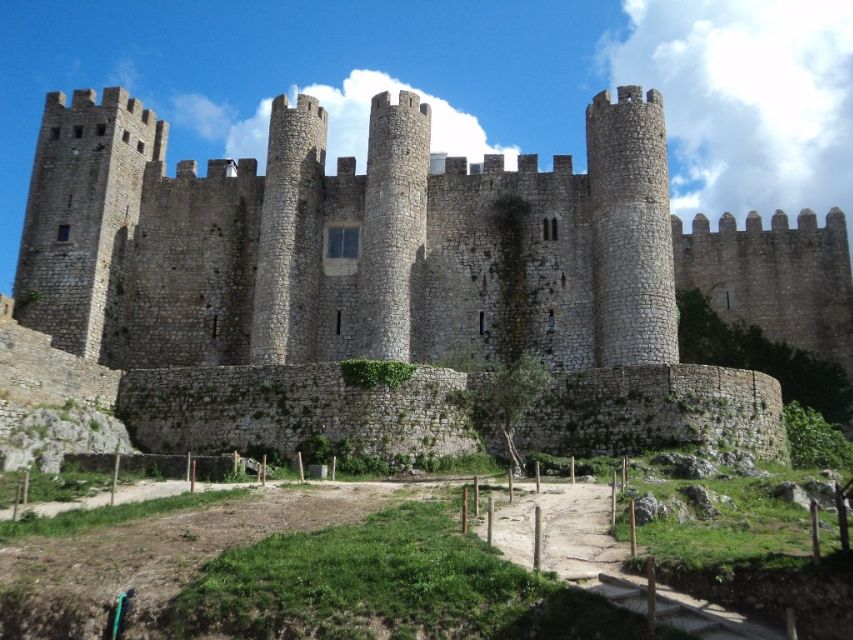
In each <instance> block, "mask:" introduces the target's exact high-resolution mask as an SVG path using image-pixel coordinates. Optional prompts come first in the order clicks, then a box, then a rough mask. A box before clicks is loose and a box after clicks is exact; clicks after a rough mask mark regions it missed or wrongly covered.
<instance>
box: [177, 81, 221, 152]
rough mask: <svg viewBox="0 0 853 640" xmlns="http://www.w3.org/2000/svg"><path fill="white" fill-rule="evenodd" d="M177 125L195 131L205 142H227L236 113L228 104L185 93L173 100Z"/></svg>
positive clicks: (196, 94)
mask: <svg viewBox="0 0 853 640" xmlns="http://www.w3.org/2000/svg"><path fill="white" fill-rule="evenodd" d="M172 107H173V109H174V110H173V113H174V119H175V124H177V125H183V126H186V127H189V128H190V129H193V130H194V131H195V132H196V133H197V134H198V135H200V136H201V137H202V138H204V139H205V140H211V141H214V142H215V141H217V140H222V141H223V142H224V141H225V140H227V138H228V136H229V135H230V131H231V129H232V128H233V126H234V125H233V121H234V117H235V115H236V112H235V110H234V108H233V107H231V106H230V105H228V104H217V103H215V102H213V101H212V100H211V99H210V98H207V97H205V96H203V95H200V94H198V93H183V94H179V95H177V96H175V97H174V98H172Z"/></svg>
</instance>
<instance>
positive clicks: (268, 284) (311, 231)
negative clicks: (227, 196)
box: [251, 94, 328, 364]
mask: <svg viewBox="0 0 853 640" xmlns="http://www.w3.org/2000/svg"><path fill="white" fill-rule="evenodd" d="M327 131H328V114H327V113H326V111H325V109H323V108H322V107H321V106H320V103H319V102H318V101H317V99H316V98H313V97H311V96H306V95H301V94H300V95H299V97H298V99H297V102H296V108H295V109H290V108H288V103H287V96H284V95H281V96H278V97H277V98H276V99H275V100H273V103H272V113H271V115H270V133H269V147H268V150H267V175H266V180H265V187H264V204H263V209H262V212H261V230H260V239H259V242H258V270H257V273H256V275H255V297H254V312H253V316H252V342H251V361H252V363H253V364H284V363H289V364H298V363H302V362H308V361H310V360H311V359H312V358H313V355H314V343H315V337H316V333H315V331H314V329H315V327H316V326H317V314H318V310H317V298H318V295H319V278H320V257H321V255H322V232H323V223H322V215H323V199H322V196H323V191H322V190H323V175H324V172H323V163H324V162H325V159H326V158H325V156H326V133H327Z"/></svg>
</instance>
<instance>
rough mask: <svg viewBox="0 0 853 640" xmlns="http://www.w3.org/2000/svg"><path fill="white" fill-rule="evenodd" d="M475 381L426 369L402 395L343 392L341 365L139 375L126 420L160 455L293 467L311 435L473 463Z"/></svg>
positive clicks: (127, 390) (129, 378)
mask: <svg viewBox="0 0 853 640" xmlns="http://www.w3.org/2000/svg"><path fill="white" fill-rule="evenodd" d="M466 380H467V377H466V375H465V374H464V373H459V372H456V371H453V370H449V369H438V368H430V367H422V368H419V369H418V370H417V371H416V372H415V374H414V375H413V376H412V378H411V379H410V380H408V381H407V382H404V383H402V384H401V385H400V386H399V387H398V388H396V389H389V388H388V387H387V386H384V385H380V386H379V387H376V388H374V389H365V388H362V387H358V386H349V385H347V384H345V383H344V380H343V377H342V375H341V366H340V364H339V363H319V364H309V365H297V366H289V365H265V366H239V367H200V368H170V369H138V370H134V371H129V372H127V373H126V374H125V375H124V376H123V378H122V382H121V388H120V392H119V398H120V400H119V403H118V408H117V409H118V413H119V415H120V416H121V417H122V419H124V420H125V422H126V424H127V425H128V430H129V431H130V433H131V436H132V437H133V438H134V441H135V442H136V444H137V445H138V446H141V447H143V448H144V449H146V450H148V451H150V452H155V453H178V452H186V451H193V452H198V453H221V452H229V451H233V450H238V451H240V452H241V453H245V452H247V451H249V450H250V449H252V448H258V449H264V450H268V451H276V452H278V453H279V454H280V455H282V456H284V457H286V458H292V457H293V456H294V455H295V453H296V451H297V450H298V449H299V448H300V444H301V443H303V442H304V441H305V440H307V439H308V438H310V437H311V436H312V435H321V434H323V435H326V436H328V438H329V439H330V441H331V442H333V443H337V444H338V445H341V446H343V445H344V442H345V441H346V443H347V445H348V447H349V448H350V450H351V451H353V452H355V453H360V454H365V455H378V456H380V457H382V458H383V459H386V460H392V459H393V458H394V457H395V456H396V455H405V456H417V455H418V454H423V455H426V456H445V455H461V454H467V453H474V452H476V451H478V450H479V447H480V441H479V439H478V437H477V435H476V433H475V432H474V431H473V429H472V427H471V421H470V418H469V416H468V415H467V413H466V411H465V409H464V407H463V406H462V403H457V402H455V401H456V398H457V397H458V396H461V395H462V394H463V393H464V390H465V387H466Z"/></svg>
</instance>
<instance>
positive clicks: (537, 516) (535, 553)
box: [533, 504, 542, 571]
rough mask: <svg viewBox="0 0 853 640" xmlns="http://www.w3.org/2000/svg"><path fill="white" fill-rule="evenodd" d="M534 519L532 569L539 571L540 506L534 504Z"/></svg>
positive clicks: (540, 560) (540, 551)
mask: <svg viewBox="0 0 853 640" xmlns="http://www.w3.org/2000/svg"><path fill="white" fill-rule="evenodd" d="M534 515H535V519H536V528H535V530H534V538H535V541H534V543H533V570H534V571H539V570H540V569H541V568H542V507H540V506H539V505H538V504H537V505H536V511H535V512H534Z"/></svg>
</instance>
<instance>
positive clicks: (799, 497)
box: [773, 481, 811, 510]
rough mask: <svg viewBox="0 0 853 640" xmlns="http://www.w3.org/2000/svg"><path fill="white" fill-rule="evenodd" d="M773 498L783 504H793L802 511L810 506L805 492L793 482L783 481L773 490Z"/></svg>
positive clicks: (809, 499) (809, 500)
mask: <svg viewBox="0 0 853 640" xmlns="http://www.w3.org/2000/svg"><path fill="white" fill-rule="evenodd" d="M773 497H774V498H778V499H780V500H784V501H785V502H790V503H791V504H795V505H797V506H798V507H800V508H802V509H806V510H808V509H809V508H810V505H811V498H810V497H809V495H808V494H807V493H806V492H805V490H804V489H803V488H802V487H801V486H800V485H798V484H796V483H795V482H788V481H785V482H783V483H782V484H780V485H778V486H776V487H775V488H774V489H773Z"/></svg>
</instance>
